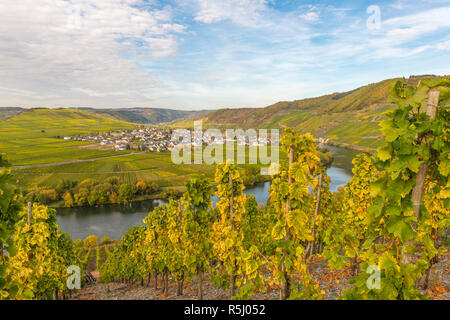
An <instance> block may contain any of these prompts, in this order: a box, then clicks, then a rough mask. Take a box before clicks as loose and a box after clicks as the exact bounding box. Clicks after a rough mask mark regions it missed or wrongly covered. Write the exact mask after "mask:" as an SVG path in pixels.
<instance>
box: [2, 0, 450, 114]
mask: <svg viewBox="0 0 450 320" xmlns="http://www.w3.org/2000/svg"><path fill="white" fill-rule="evenodd" d="M420 74H437V75H449V74H450V0H420V1H419V0H396V1H377V0H373V1H348V0H344V1H295V0H279V1H278V0H165V1H162V0H161V1H158V0H146V1H144V0H101V1H99V0H97V1H95V0H39V1H36V0H1V1H0V107H98V108H120V107H155V108H171V109H179V110H202V109H218V108H237V107H264V106H267V105H270V104H272V103H275V102H278V101H287V100H295V99H302V98H307V97H314V96H320V95H323V94H327V93H332V92H338V91H348V90H352V89H355V88H357V87H360V86H363V85H366V84H369V83H374V82H378V81H381V80H384V79H387V78H394V77H409V76H410V75H420Z"/></svg>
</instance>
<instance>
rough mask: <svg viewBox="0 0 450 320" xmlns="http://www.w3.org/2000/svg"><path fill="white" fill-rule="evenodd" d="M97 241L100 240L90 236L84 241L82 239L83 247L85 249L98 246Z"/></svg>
mask: <svg viewBox="0 0 450 320" xmlns="http://www.w3.org/2000/svg"><path fill="white" fill-rule="evenodd" d="M99 240H100V239H99V237H98V236H96V235H90V236H88V237H86V239H84V247H85V248H90V247H95V246H97V245H98V243H99Z"/></svg>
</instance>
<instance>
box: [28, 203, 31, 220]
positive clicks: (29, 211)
mask: <svg viewBox="0 0 450 320" xmlns="http://www.w3.org/2000/svg"><path fill="white" fill-rule="evenodd" d="M27 222H28V225H29V226H31V201H29V202H28V221H27Z"/></svg>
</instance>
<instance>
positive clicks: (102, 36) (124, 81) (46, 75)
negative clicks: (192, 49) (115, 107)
mask: <svg viewBox="0 0 450 320" xmlns="http://www.w3.org/2000/svg"><path fill="white" fill-rule="evenodd" d="M142 4H144V2H143V1H141V0H102V1H92V0H91V1H88V0H71V1H63V0H39V1H35V0H21V1H16V0H2V1H1V2H0V17H1V19H0V87H6V88H15V89H17V90H24V92H28V93H29V94H28V95H27V97H30V96H31V97H34V96H33V95H32V94H31V93H30V92H39V93H43V92H45V94H44V95H42V96H41V97H45V96H52V97H54V96H55V95H56V96H58V95H60V96H65V97H67V99H71V98H74V99H75V101H76V100H77V97H76V96H73V94H74V93H75V92H76V91H74V90H71V88H84V90H86V91H85V92H84V93H86V94H88V93H89V92H90V93H91V94H88V95H89V96H97V97H99V96H107V95H112V94H114V92H117V91H120V92H128V91H129V90H135V91H136V92H137V91H139V90H143V89H145V88H149V87H154V86H158V85H160V82H161V80H159V79H157V77H155V76H153V75H151V74H149V73H148V72H147V71H145V70H144V69H143V68H141V67H140V66H139V65H138V64H137V63H136V62H135V60H137V59H138V58H139V57H142V56H145V57H153V58H160V57H167V56H170V55H174V54H175V53H176V50H177V38H176V35H177V34H180V33H182V32H184V30H185V27H184V26H182V25H179V24H176V23H173V22H172V17H171V15H172V14H171V10H170V8H168V7H167V8H163V9H160V10H156V9H153V10H152V9H151V8H148V6H147V7H145V9H144V8H141V7H140V5H142ZM0 91H2V93H5V95H6V96H8V95H11V92H9V93H8V91H6V90H2V89H1V88H0ZM16 95H17V94H16ZM36 96H37V94H36ZM29 101H30V103H29V104H32V103H33V101H32V99H29ZM7 103H8V101H6V99H2V101H1V102H0V104H1V105H5V104H7ZM24 104H25V105H27V103H24Z"/></svg>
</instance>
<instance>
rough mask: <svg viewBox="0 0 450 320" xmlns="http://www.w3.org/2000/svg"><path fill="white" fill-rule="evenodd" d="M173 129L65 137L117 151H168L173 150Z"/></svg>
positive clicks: (148, 128)
mask: <svg viewBox="0 0 450 320" xmlns="http://www.w3.org/2000/svg"><path fill="white" fill-rule="evenodd" d="M171 137H172V130H171V129H163V128H155V127H139V128H136V129H134V130H120V131H112V132H99V133H97V134H90V135H84V136H81V135H77V136H72V137H64V139H65V140H74V141H84V142H93V143H96V144H99V145H100V146H105V147H110V148H113V149H114V150H116V151H123V150H139V151H151V152H166V151H170V150H172V148H173V147H174V143H173V142H172V141H171Z"/></svg>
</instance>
